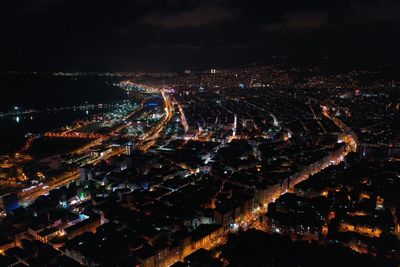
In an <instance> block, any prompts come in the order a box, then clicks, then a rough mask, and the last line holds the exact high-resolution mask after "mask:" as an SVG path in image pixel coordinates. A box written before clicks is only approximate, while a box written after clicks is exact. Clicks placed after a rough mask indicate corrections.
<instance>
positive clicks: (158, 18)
mask: <svg viewBox="0 0 400 267" xmlns="http://www.w3.org/2000/svg"><path fill="white" fill-rule="evenodd" d="M239 14H240V12H239V10H238V9H236V8H222V7H220V6H217V5H213V4H208V3H207V4H203V5H199V6H197V7H195V8H193V9H190V10H184V11H181V12H178V13H168V14H163V13H162V12H158V13H155V14H149V15H146V16H145V17H144V18H143V20H142V21H143V23H145V24H149V25H152V26H158V27H162V28H182V27H200V26H204V25H208V24H211V23H215V22H220V21H224V20H230V19H234V18H236V17H238V16H239Z"/></svg>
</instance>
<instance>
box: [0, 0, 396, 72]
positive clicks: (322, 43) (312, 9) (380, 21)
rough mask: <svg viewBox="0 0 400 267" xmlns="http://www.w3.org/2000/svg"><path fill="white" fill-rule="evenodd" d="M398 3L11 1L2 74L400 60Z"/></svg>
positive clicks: (3, 17)
mask: <svg viewBox="0 0 400 267" xmlns="http://www.w3.org/2000/svg"><path fill="white" fill-rule="evenodd" d="M399 14H400V1H398V0H332V1H331V0H313V1H300V0H280V1H276V0H275V1H269V0H246V1H239V0H231V1H229V0H219V1H218V0H185V1H184V0H135V1H107V3H105V2H104V1H103V2H101V1H86V0H70V1H69V0H5V1H2V3H1V7H0V27H1V33H2V34H1V35H2V37H1V39H0V40H1V41H0V51H1V52H0V58H1V60H0V68H1V69H3V70H38V71H47V70H49V71H53V70H67V71H78V70H83V71H118V70H121V71H135V70H149V71H160V70H179V69H184V68H208V67H211V66H213V67H229V66H238V65H241V64H248V63H251V62H256V61H264V62H268V61H269V60H271V58H272V57H273V56H278V58H280V57H282V56H288V59H290V60H296V61H298V62H312V61H316V60H319V59H321V58H324V59H326V58H328V59H332V60H334V61H335V62H336V63H338V62H341V61H343V62H345V61H346V62H352V63H355V64H358V63H359V62H360V64H361V63H365V62H382V63H385V62H388V61H396V60H398V58H399V55H400V52H399V50H400V49H399V47H400V15H399Z"/></svg>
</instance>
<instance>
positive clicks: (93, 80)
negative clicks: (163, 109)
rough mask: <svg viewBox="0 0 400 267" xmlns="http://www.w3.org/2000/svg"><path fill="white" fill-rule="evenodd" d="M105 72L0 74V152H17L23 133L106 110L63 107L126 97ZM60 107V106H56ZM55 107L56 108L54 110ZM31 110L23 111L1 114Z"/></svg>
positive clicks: (64, 123)
mask: <svg viewBox="0 0 400 267" xmlns="http://www.w3.org/2000/svg"><path fill="white" fill-rule="evenodd" d="M116 82H118V79H117V78H114V77H109V76H97V75H89V76H56V75H53V74H37V73H36V74H34V73H29V74H27V73H2V74H0V155H4V154H9V153H15V152H18V151H19V150H20V149H21V148H22V147H23V146H24V144H25V142H26V140H27V138H26V136H27V134H29V133H30V134H42V133H44V132H46V131H49V130H54V129H58V128H60V127H63V126H66V125H70V124H72V123H73V122H74V121H76V120H80V119H85V118H89V117H90V116H93V115H95V114H101V113H104V112H107V111H108V110H107V109H105V108H97V107H96V108H91V109H79V108H77V109H65V107H73V106H81V105H89V104H113V103H117V102H118V101H121V100H123V99H126V94H125V92H124V91H123V90H122V89H121V88H119V87H116V86H114V85H113V84H115V83H116ZM61 107H62V108H64V109H61V110H60V108H61ZM54 109H56V111H55V110H54ZM27 110H35V111H37V112H33V113H29V114H24V115H10V116H1V114H5V113H9V112H13V113H14V114H17V113H18V114H21V112H22V111H27Z"/></svg>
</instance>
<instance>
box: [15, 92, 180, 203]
mask: <svg viewBox="0 0 400 267" xmlns="http://www.w3.org/2000/svg"><path fill="white" fill-rule="evenodd" d="M153 90H154V89H153ZM161 95H162V97H163V100H164V105H165V116H164V117H163V119H162V120H160V121H159V122H158V123H157V124H156V125H154V127H153V128H151V129H150V131H148V132H147V133H146V134H145V135H144V137H143V138H142V140H141V142H140V144H139V148H140V149H142V150H143V151H147V149H148V148H149V147H150V146H151V145H152V144H153V143H154V142H155V140H156V139H157V137H158V135H159V133H160V132H161V131H162V130H163V129H164V127H165V126H166V125H167V124H168V123H169V121H170V120H171V119H172V117H173V104H172V102H171V99H170V97H169V96H167V95H166V94H165V92H164V91H162V90H161ZM143 107H144V100H143V101H142V103H141V105H140V108H139V109H138V110H135V111H134V112H131V113H130V114H128V115H127V116H125V118H124V119H123V120H124V121H126V120H128V119H129V118H130V117H132V116H134V115H135V114H136V113H137V112H140V111H141V109H143ZM124 127H126V125H125V124H124V125H122V126H120V127H118V128H116V129H114V130H113V132H117V131H120V130H121V129H123V128H124ZM70 134H71V133H68V134H67V135H66V137H69V135H70ZM110 135H112V134H110ZM98 137H99V138H98V139H96V140H94V141H93V142H91V143H90V144H88V145H86V146H85V147H83V148H79V149H77V150H76V151H74V153H77V154H81V153H85V152H87V150H88V149H90V148H91V147H93V146H96V145H99V144H101V142H102V141H104V140H105V139H107V138H108V136H98ZM124 151H125V147H119V148H115V149H113V151H112V152H110V153H108V154H106V155H104V156H103V157H99V158H96V159H94V160H93V161H92V162H91V163H92V164H97V163H99V162H100V161H102V160H106V159H108V158H111V157H113V156H116V155H120V154H122V153H124ZM77 178H79V169H75V170H72V171H68V172H66V173H63V174H62V175H60V176H58V177H55V178H53V180H51V181H48V182H46V183H43V184H41V185H38V186H37V187H34V188H32V189H30V190H23V191H21V192H19V193H18V199H19V201H20V203H30V202H32V201H34V200H35V199H36V198H38V197H40V196H42V195H46V194H48V193H49V191H51V190H53V189H55V188H58V187H61V186H63V185H66V184H68V183H70V182H72V181H74V180H76V179H77Z"/></svg>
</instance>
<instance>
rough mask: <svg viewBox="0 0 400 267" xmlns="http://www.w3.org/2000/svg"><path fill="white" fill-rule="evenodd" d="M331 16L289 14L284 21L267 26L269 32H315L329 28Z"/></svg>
mask: <svg viewBox="0 0 400 267" xmlns="http://www.w3.org/2000/svg"><path fill="white" fill-rule="evenodd" d="M328 24H329V16H328V14H327V13H325V12H307V13H289V14H283V16H282V20H281V21H278V22H271V23H268V24H266V25H265V28H266V29H267V30H271V31H288V30H314V29H320V28H323V27H326V26H328Z"/></svg>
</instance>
